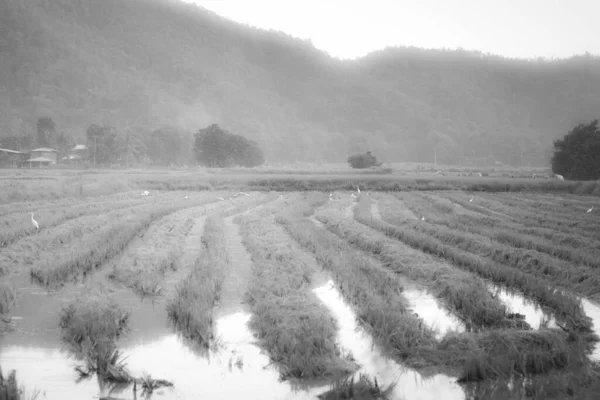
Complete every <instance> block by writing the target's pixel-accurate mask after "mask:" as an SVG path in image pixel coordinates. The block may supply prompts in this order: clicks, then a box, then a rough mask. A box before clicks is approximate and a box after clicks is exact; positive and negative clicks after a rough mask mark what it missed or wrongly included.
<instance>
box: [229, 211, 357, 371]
mask: <svg viewBox="0 0 600 400" xmlns="http://www.w3.org/2000/svg"><path fill="white" fill-rule="evenodd" d="M235 221H236V222H237V223H239V224H240V231H241V234H242V240H243V243H244V245H245V247H246V248H247V249H248V251H249V252H250V254H251V257H252V262H253V271H252V278H251V280H250V282H249V285H248V292H247V299H248V303H249V304H250V307H251V310H252V313H253V315H252V318H251V320H250V327H251V328H252V330H253V331H254V332H255V334H256V335H257V337H258V339H259V340H260V344H261V345H262V347H263V348H264V349H266V351H267V352H268V354H269V356H270V358H271V359H272V360H273V362H275V363H276V364H277V365H278V366H280V370H281V374H282V376H283V377H284V378H288V377H297V378H317V377H323V376H333V375H338V374H343V373H347V372H349V371H351V370H352V369H354V365H353V363H351V362H349V361H348V360H345V359H343V358H342V354H341V351H340V349H339V346H338V345H337V343H336V337H337V323H336V321H335V320H334V319H333V318H332V316H331V315H330V314H329V312H328V310H327V309H326V308H325V306H324V305H323V304H322V303H321V302H320V301H319V300H318V298H317V297H316V295H314V293H312V292H311V290H310V287H309V283H310V280H311V276H312V274H313V272H314V268H313V266H311V265H309V264H307V263H306V262H305V260H304V259H303V258H301V257H298V254H299V252H301V250H300V249H295V248H294V247H293V242H291V241H290V239H289V237H288V236H287V235H286V234H285V232H284V231H283V230H282V229H281V228H280V227H278V226H277V225H276V224H275V223H274V222H272V221H270V218H264V217H261V216H256V215H244V216H240V217H237V218H236V220H235Z"/></svg>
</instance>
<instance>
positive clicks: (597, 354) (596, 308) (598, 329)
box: [581, 299, 600, 361]
mask: <svg viewBox="0 0 600 400" xmlns="http://www.w3.org/2000/svg"><path fill="white" fill-rule="evenodd" d="M581 305H582V306H583V311H584V312H585V314H586V315H587V316H588V317H590V318H591V319H592V323H593V324H594V325H593V329H594V332H595V333H596V335H598V336H600V305H598V304H595V303H592V302H591V301H589V300H586V299H581ZM591 358H592V360H595V361H600V343H596V344H595V345H594V351H593V352H592V355H591Z"/></svg>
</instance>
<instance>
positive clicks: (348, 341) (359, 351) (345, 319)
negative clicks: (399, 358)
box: [314, 281, 465, 400]
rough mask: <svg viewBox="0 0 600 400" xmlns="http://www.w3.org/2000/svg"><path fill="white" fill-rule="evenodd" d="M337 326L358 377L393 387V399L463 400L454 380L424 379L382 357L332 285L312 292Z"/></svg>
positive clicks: (438, 376)
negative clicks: (323, 304)
mask: <svg viewBox="0 0 600 400" xmlns="http://www.w3.org/2000/svg"><path fill="white" fill-rule="evenodd" d="M314 292H315V294H316V295H317V297H318V298H319V299H321V301H323V303H325V305H326V306H327V307H328V308H329V309H330V310H331V312H332V314H333V315H334V316H335V318H336V320H337V321H338V323H339V326H340V331H339V343H340V345H341V347H342V348H343V349H345V350H346V351H347V352H349V353H350V354H352V356H353V358H354V360H355V361H356V362H357V363H358V364H359V365H360V370H359V371H358V372H357V374H359V373H366V374H368V375H370V376H375V377H377V379H378V380H379V382H380V385H382V386H383V387H385V386H387V385H394V388H393V391H392V397H393V398H394V399H419V400H426V399H432V400H433V399H436V400H437V399H440V398H443V399H448V400H453V399H464V398H465V393H464V391H463V389H462V387H461V386H460V385H458V384H457V383H456V378H453V377H450V376H447V375H443V374H436V375H433V376H430V377H425V376H423V375H421V374H420V373H419V372H417V371H415V370H412V369H410V368H407V367H404V366H402V365H400V364H398V363H396V362H395V361H393V360H391V359H389V358H388V357H386V356H385V353H384V352H383V351H382V350H381V349H380V348H379V346H378V345H377V344H376V343H375V342H374V340H373V338H372V337H371V336H370V335H369V334H368V333H367V332H366V331H364V330H363V329H362V328H361V327H360V326H359V325H358V324H357V322H356V315H355V314H354V312H353V311H352V309H351V308H350V306H348V305H347V304H346V303H345V302H344V299H343V297H342V296H341V294H340V293H339V291H338V290H337V289H336V288H335V286H334V283H333V281H329V282H327V284H325V285H323V286H321V287H319V288H317V289H314Z"/></svg>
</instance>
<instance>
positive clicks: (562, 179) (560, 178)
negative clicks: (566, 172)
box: [554, 174, 565, 181]
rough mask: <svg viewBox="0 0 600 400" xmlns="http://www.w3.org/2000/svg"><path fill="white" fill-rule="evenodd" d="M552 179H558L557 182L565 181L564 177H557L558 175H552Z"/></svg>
mask: <svg viewBox="0 0 600 400" xmlns="http://www.w3.org/2000/svg"><path fill="white" fill-rule="evenodd" d="M554 177H555V178H556V179H558V180H559V181H564V180H565V177H564V176H562V175H559V174H556V175H554Z"/></svg>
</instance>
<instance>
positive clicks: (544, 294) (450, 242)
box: [355, 200, 591, 332]
mask: <svg viewBox="0 0 600 400" xmlns="http://www.w3.org/2000/svg"><path fill="white" fill-rule="evenodd" d="M367 207H368V208H367ZM369 210H370V204H369V201H368V200H361V202H360V203H359V206H358V207H357V208H356V209H355V218H356V220H357V221H359V222H361V223H363V224H365V225H367V226H369V227H371V228H373V229H376V230H378V231H380V232H383V233H384V234H385V235H386V236H388V237H391V238H394V239H397V240H400V241H402V242H404V243H406V244H407V245H409V246H411V247H413V248H415V249H418V250H422V251H425V252H427V253H430V254H433V255H435V256H439V257H441V258H445V259H448V260H449V261H451V262H452V263H453V264H454V265H456V266H457V267H460V268H462V269H465V270H467V271H469V272H474V273H476V274H478V275H480V276H481V277H483V278H485V279H489V280H491V281H493V282H495V283H497V284H501V285H505V286H507V287H509V288H516V289H520V290H521V291H522V292H523V293H524V294H525V295H526V296H527V297H530V298H533V299H535V300H536V301H537V302H538V303H539V304H542V305H544V306H548V307H551V308H552V309H553V310H554V311H555V314H556V316H557V317H558V318H560V319H562V320H564V321H566V322H567V323H569V325H570V326H571V327H574V328H576V329H577V330H580V331H583V332H590V331H591V320H590V319H589V318H588V317H587V316H586V315H585V313H584V312H583V308H582V306H581V302H580V301H578V300H577V299H575V298H574V297H573V296H569V295H566V294H562V293H560V292H557V291H554V290H551V289H550V288H549V285H548V284H547V283H546V284H545V283H544V282H543V281H540V279H539V278H535V277H532V276H530V275H529V274H526V273H524V272H522V271H520V270H519V269H517V268H513V267H511V266H507V265H505V264H501V263H498V262H495V261H493V260H490V259H488V258H487V257H483V256H480V255H479V254H487V255H488V256H489V257H492V258H497V257H500V259H502V260H504V261H505V262H510V261H511V259H513V256H512V255H510V253H506V252H502V253H501V254H502V256H498V253H499V252H500V250H497V249H495V248H494V247H493V246H492V245H488V244H486V243H485V242H482V241H478V240H477V238H476V237H474V236H473V235H468V234H462V233H460V232H454V231H452V230H450V229H448V228H444V227H441V226H431V225H430V224H428V223H427V222H426V221H419V222H416V223H414V224H408V225H407V224H403V225H402V226H394V225H391V224H388V223H387V222H385V221H381V220H377V219H374V218H372V216H371V214H370V211H369ZM498 246H500V245H498ZM516 262H517V264H518V263H519V261H516Z"/></svg>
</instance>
